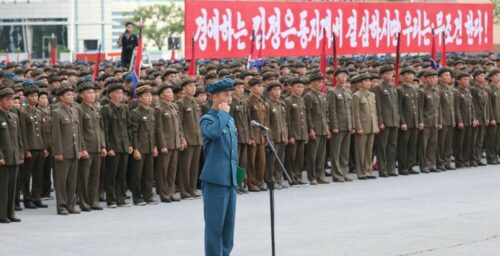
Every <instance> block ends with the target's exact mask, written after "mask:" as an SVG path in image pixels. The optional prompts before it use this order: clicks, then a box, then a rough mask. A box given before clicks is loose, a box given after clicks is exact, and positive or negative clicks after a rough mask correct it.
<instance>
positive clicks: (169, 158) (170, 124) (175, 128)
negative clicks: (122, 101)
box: [155, 84, 186, 203]
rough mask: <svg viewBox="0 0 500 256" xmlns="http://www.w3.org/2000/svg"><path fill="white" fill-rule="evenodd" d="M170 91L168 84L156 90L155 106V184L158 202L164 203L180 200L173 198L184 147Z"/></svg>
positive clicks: (180, 127) (177, 114) (175, 105)
mask: <svg viewBox="0 0 500 256" xmlns="http://www.w3.org/2000/svg"><path fill="white" fill-rule="evenodd" d="M172 89H173V88H172V86H170V85H168V84H164V85H161V86H160V88H159V89H158V95H159V96H160V102H159V103H158V104H157V105H156V106H155V120H156V145H157V148H158V151H159V152H158V158H157V162H156V166H155V168H156V174H155V184H156V190H157V191H158V193H159V194H160V200H161V201H162V202H165V203H169V202H172V201H176V202H177V201H179V200H180V198H179V197H177V196H175V177H176V176H177V165H178V159H179V151H180V150H181V149H184V148H185V147H186V145H185V144H183V143H182V142H183V141H184V134H183V131H182V126H181V124H180V120H179V110H178V107H177V104H175V103H174V92H173V90H172Z"/></svg>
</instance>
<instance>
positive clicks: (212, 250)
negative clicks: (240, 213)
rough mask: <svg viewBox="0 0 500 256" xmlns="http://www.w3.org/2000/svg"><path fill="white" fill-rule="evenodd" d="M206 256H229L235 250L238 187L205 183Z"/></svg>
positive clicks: (203, 188)
mask: <svg viewBox="0 0 500 256" xmlns="http://www.w3.org/2000/svg"><path fill="white" fill-rule="evenodd" d="M202 192H203V211H204V215H205V255H206V256H228V255H229V254H230V253H231V250H232V249H233V237H234V222H235V212H236V187H229V186H221V185H217V184H213V183H209V182H203V185H202Z"/></svg>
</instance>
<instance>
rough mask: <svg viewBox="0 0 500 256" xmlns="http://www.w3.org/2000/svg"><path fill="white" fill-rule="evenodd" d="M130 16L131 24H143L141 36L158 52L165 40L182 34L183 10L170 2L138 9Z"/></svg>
mask: <svg viewBox="0 0 500 256" xmlns="http://www.w3.org/2000/svg"><path fill="white" fill-rule="evenodd" d="M130 16H131V17H132V18H131V21H132V22H133V23H135V24H140V23H143V24H144V28H143V29H142V34H143V35H144V37H145V38H147V39H149V40H151V41H152V42H153V44H154V45H155V46H156V47H158V49H159V50H160V51H161V48H162V47H163V46H164V45H165V40H166V39H167V38H169V37H171V36H173V35H176V34H180V33H182V32H184V10H183V9H182V8H181V7H179V6H177V5H175V4H174V3H172V2H171V3H170V4H156V5H150V6H142V7H139V8H138V9H137V10H135V11H133V12H131V13H130Z"/></svg>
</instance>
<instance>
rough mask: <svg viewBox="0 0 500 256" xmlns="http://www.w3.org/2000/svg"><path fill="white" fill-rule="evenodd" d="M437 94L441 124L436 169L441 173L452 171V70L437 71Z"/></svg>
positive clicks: (453, 111)
mask: <svg viewBox="0 0 500 256" xmlns="http://www.w3.org/2000/svg"><path fill="white" fill-rule="evenodd" d="M438 77H439V85H438V87H437V89H438V92H439V98H440V104H441V116H442V120H441V123H442V125H443V127H442V128H441V130H439V131H438V148H437V152H436V153H437V156H436V157H437V168H438V169H439V170H441V171H447V170H454V169H455V168H454V167H452V166H451V150H452V146H453V127H454V126H455V105H454V93H453V84H452V79H451V78H452V70H451V69H449V68H446V67H445V68H441V69H440V70H439V71H438Z"/></svg>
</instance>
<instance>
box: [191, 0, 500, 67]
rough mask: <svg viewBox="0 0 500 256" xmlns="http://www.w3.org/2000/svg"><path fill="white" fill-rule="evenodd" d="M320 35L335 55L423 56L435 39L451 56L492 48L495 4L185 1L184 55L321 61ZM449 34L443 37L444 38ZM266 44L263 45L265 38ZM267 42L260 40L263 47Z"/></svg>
mask: <svg viewBox="0 0 500 256" xmlns="http://www.w3.org/2000/svg"><path fill="white" fill-rule="evenodd" d="M323 29H325V30H326V31H327V33H326V36H327V37H328V45H327V47H328V49H332V47H333V46H332V45H333V36H334V35H335V36H336V43H337V52H338V54H385V53H394V49H396V44H397V36H398V33H399V32H401V53H408V52H411V53H417V52H421V53H426V52H430V49H431V33H432V30H434V33H435V34H436V41H437V42H438V43H437V44H438V45H437V46H438V47H441V44H442V42H443V41H444V40H442V39H441V37H442V36H443V34H445V35H446V38H445V42H446V49H447V51H448V52H453V51H457V52H464V51H465V52H470V51H474V52H479V51H488V50H491V49H493V5H492V4H453V3H366V2H361V3H348V2H340V3H339V2H247V1H244V2H238V1H204V0H201V1H199V0H197V1H194V0H186V1H185V33H186V38H185V42H186V44H185V53H186V58H190V55H191V48H192V44H191V42H192V41H191V39H192V37H194V39H195V44H194V45H195V47H196V49H195V51H196V55H197V58H238V57H248V55H249V53H250V48H251V44H252V42H251V41H252V31H254V32H255V35H256V40H255V50H256V51H259V50H260V49H262V54H263V56H265V57H279V56H310V55H317V56H318V55H320V52H321V42H322V38H323V33H322V31H323ZM443 32H444V33H443ZM262 37H263V38H262ZM262 39H263V40H262Z"/></svg>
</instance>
